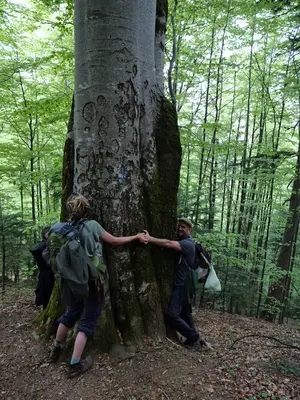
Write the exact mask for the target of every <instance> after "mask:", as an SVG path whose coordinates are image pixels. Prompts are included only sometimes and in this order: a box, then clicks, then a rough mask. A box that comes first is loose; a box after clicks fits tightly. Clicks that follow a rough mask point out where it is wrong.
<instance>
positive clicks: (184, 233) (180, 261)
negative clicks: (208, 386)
mask: <svg viewBox="0 0 300 400" xmlns="http://www.w3.org/2000/svg"><path fill="white" fill-rule="evenodd" d="M192 228H193V224H192V222H191V221H190V220H189V219H188V218H179V220H178V226H177V239H178V240H169V239H158V238H155V237H153V236H150V235H149V233H148V232H147V231H144V232H145V234H146V240H147V241H148V242H149V243H153V244H155V245H157V246H160V247H165V248H168V249H173V250H175V251H176V252H177V260H176V270H175V276H174V285H173V291H172V295H171V299H170V301H169V304H168V306H167V309H166V311H165V313H164V317H165V322H166V324H167V325H168V326H169V327H170V328H172V329H174V330H176V331H177V332H179V333H180V334H181V335H182V336H184V337H185V338H186V341H185V345H187V346H188V348H189V349H191V350H199V349H200V348H201V347H202V346H205V345H206V342H205V341H204V340H201V338H200V334H199V332H198V331H197V330H196V329H195V324H194V320H193V316H192V312H191V304H190V301H189V299H188V297H187V293H186V285H185V284H186V280H187V279H188V276H189V273H190V270H189V269H190V268H194V260H195V244H194V242H193V240H192V239H191V236H190V235H191V232H192Z"/></svg>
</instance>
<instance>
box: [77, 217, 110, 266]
mask: <svg viewBox="0 0 300 400" xmlns="http://www.w3.org/2000/svg"><path fill="white" fill-rule="evenodd" d="M84 225H85V226H84V227H83V228H82V231H81V244H82V246H83V248H84V250H85V251H86V254H87V255H88V256H89V257H93V256H94V255H96V256H98V257H99V259H100V260H103V257H102V244H101V242H99V238H100V237H101V236H102V235H104V233H106V231H105V229H104V228H103V227H102V226H101V225H100V224H99V223H98V222H97V221H95V220H91V221H85V222H84ZM86 226H87V228H88V229H87V228H86Z"/></svg>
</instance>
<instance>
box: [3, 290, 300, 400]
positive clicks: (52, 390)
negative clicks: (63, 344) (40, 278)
mask: <svg viewBox="0 0 300 400" xmlns="http://www.w3.org/2000/svg"><path fill="white" fill-rule="evenodd" d="M39 312H40V310H39V309H36V308H35V307H34V305H33V290H32V289H30V290H29V289H25V288H21V289H18V290H16V289H12V288H10V289H8V290H7V292H6V294H5V296H4V297H2V298H1V299H0V399H5V400H18V399H33V400H34V399H48V400H54V399H55V400H59V399H72V400H80V399H82V400H90V399H104V400H105V399H126V400H139V399H149V400H150V399H165V400H166V399H167V400H168V399H170V400H171V399H201V400H208V399H212V400H219V399H224V400H235V399H237V400H244V399H245V400H255V399H256V400H259V399H272V400H291V399H300V330H297V329H295V328H290V327H287V326H279V325H275V324H271V323H267V322H264V321H261V320H256V319H250V318H244V317H240V316H235V315H228V314H225V315H222V314H219V313H216V312H211V311H205V310H198V311H196V312H195V321H196V325H197V327H198V328H199V329H200V331H201V332H202V334H203V337H204V338H205V339H207V340H208V341H209V343H210V344H211V346H212V347H213V348H214V351H202V352H197V353H191V352H189V351H188V350H186V349H185V348H184V347H182V346H180V345H178V344H175V343H173V342H171V341H169V340H167V339H163V340H161V341H159V342H150V341H148V342H145V343H144V345H143V346H142V347H141V348H140V349H139V350H138V351H137V352H136V353H135V355H134V356H133V357H132V358H127V359H119V358H116V357H114V356H109V355H99V354H98V355H94V365H93V368H92V369H91V370H90V371H89V372H87V373H86V374H84V375H82V376H80V377H78V378H75V379H73V380H68V379H67V378H66V374H65V372H66V367H67V364H66V363H63V362H58V363H57V364H55V365H53V364H49V363H48V350H49V346H45V345H43V344H42V343H41V342H40V341H39V339H38V335H37V333H36V326H35V325H34V323H33V320H34V317H35V316H36V315H37V314H38V313H39ZM251 335H259V337H258V336H251ZM245 336H247V337H245ZM268 337H272V338H275V339H277V340H278V341H276V340H274V339H270V338H268ZM279 341H281V342H282V343H280V342H279ZM283 343H284V344H283Z"/></svg>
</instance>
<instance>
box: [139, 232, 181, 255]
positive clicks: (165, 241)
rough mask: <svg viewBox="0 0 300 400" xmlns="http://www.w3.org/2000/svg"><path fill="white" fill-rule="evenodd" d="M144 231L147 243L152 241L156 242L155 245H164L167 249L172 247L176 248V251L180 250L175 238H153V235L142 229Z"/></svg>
mask: <svg viewBox="0 0 300 400" xmlns="http://www.w3.org/2000/svg"><path fill="white" fill-rule="evenodd" d="M144 232H145V239H146V240H147V241H148V242H149V243H153V244H156V245H157V246H160V247H165V248H167V249H173V250H176V251H181V247H180V244H179V243H178V242H177V241H176V240H169V239H158V238H155V237H153V236H150V235H149V233H148V232H147V231H144Z"/></svg>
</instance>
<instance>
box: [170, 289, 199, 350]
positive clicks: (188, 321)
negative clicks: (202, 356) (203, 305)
mask: <svg viewBox="0 0 300 400" xmlns="http://www.w3.org/2000/svg"><path fill="white" fill-rule="evenodd" d="M165 322H166V324H167V325H168V326H169V327H170V328H172V329H175V330H176V331H177V332H179V333H180V334H181V335H182V336H184V337H185V338H186V339H187V340H188V342H189V343H193V342H195V341H196V340H198V339H199V333H198V332H197V331H196V329H195V324H194V320H193V316H192V313H191V305H190V304H186V301H185V291H184V286H174V289H173V293H172V296H171V299H170V302H169V304H168V307H167V310H166V312H165Z"/></svg>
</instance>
